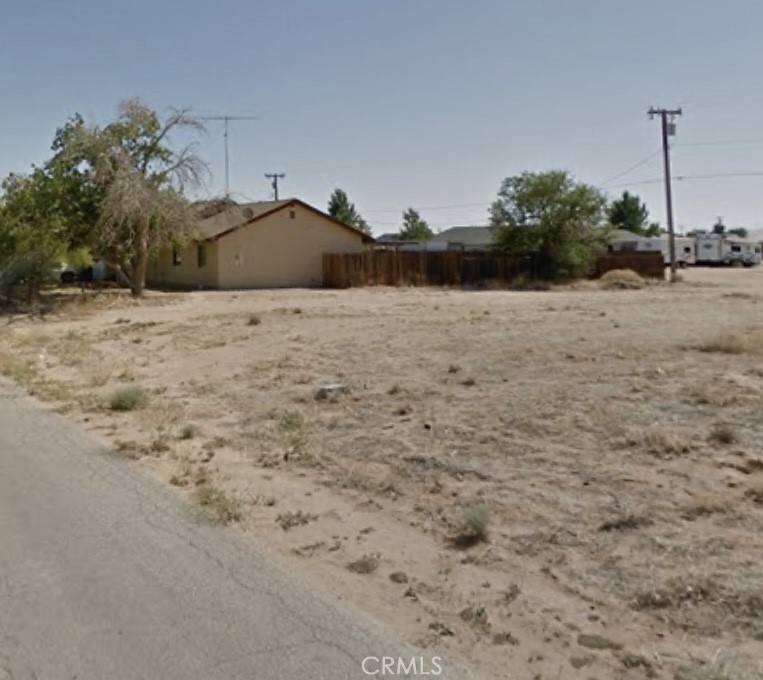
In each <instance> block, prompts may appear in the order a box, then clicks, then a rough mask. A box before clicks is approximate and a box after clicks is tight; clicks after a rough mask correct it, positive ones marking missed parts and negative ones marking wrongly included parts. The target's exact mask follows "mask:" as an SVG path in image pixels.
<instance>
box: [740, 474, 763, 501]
mask: <svg viewBox="0 0 763 680" xmlns="http://www.w3.org/2000/svg"><path fill="white" fill-rule="evenodd" d="M744 495H745V498H749V499H750V500H751V501H752V502H753V503H756V504H757V505H763V474H758V475H755V477H754V478H753V479H752V480H750V483H749V485H748V486H747V489H746V490H745V492H744Z"/></svg>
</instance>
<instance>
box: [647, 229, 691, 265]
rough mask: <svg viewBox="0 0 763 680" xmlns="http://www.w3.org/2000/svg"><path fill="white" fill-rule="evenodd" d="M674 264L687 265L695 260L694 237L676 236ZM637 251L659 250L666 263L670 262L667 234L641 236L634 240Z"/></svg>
mask: <svg viewBox="0 0 763 680" xmlns="http://www.w3.org/2000/svg"><path fill="white" fill-rule="evenodd" d="M675 248H676V264H677V265H678V266H679V267H687V266H688V265H690V264H694V263H695V262H696V256H695V249H694V239H693V238H692V237H691V236H676V237H675ZM636 250H637V251H649V252H661V253H662V258H663V260H664V261H665V264H666V265H669V264H670V241H669V239H668V237H667V236H652V237H645V238H641V239H639V240H638V241H637V242H636Z"/></svg>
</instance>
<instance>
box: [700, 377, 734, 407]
mask: <svg viewBox="0 0 763 680" xmlns="http://www.w3.org/2000/svg"><path fill="white" fill-rule="evenodd" d="M688 395H689V396H690V397H691V398H692V400H693V401H694V403H695V404H700V405H703V406H715V407H719V408H725V407H726V406H735V405H737V404H742V403H744V402H745V401H746V395H745V394H744V393H743V392H742V390H741V389H740V388H739V386H737V385H729V384H726V383H719V382H717V381H716V382H712V383H702V384H700V385H695V386H694V387H692V388H691V389H690V390H689V391H688Z"/></svg>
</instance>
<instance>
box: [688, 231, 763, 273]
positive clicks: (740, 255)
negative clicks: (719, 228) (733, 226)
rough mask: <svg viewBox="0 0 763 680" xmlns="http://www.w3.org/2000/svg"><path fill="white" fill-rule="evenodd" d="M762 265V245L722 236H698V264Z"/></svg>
mask: <svg viewBox="0 0 763 680" xmlns="http://www.w3.org/2000/svg"><path fill="white" fill-rule="evenodd" d="M760 263H761V244H760V243H758V242H756V241H750V240H748V239H743V238H733V237H732V238H729V237H728V236H725V235H722V234H698V235H697V264H716V265H731V264H742V265H744V266H746V267H752V266H755V265H757V264H760Z"/></svg>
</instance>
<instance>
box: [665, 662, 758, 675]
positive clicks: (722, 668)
mask: <svg viewBox="0 0 763 680" xmlns="http://www.w3.org/2000/svg"><path fill="white" fill-rule="evenodd" d="M753 677H754V676H753V675H750V674H747V673H745V672H743V671H741V670H740V669H738V668H735V667H734V665H733V664H732V663H731V662H730V661H728V660H725V659H721V658H714V659H711V660H710V661H697V660H695V661H692V662H691V663H690V664H688V665H686V666H681V667H680V668H679V669H678V670H677V671H676V672H675V674H674V676H673V678H674V680H752V678H753Z"/></svg>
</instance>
